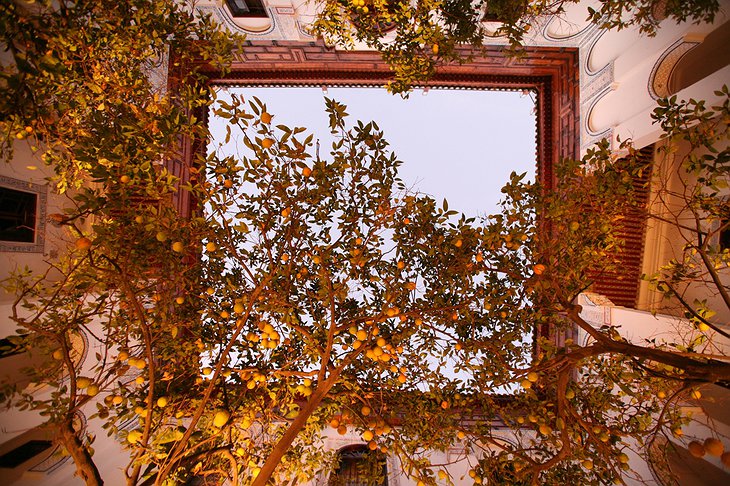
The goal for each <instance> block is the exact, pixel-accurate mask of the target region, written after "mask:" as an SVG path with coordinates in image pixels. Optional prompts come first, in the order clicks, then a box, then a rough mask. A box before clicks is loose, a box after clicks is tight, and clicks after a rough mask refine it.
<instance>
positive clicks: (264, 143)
mask: <svg viewBox="0 0 730 486" xmlns="http://www.w3.org/2000/svg"><path fill="white" fill-rule="evenodd" d="M272 145H274V139H273V138H265V139H263V140H261V146H262V147H263V148H265V149H267V148H271V146H272Z"/></svg>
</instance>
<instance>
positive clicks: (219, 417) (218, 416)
mask: <svg viewBox="0 0 730 486" xmlns="http://www.w3.org/2000/svg"><path fill="white" fill-rule="evenodd" d="M230 417H231V414H229V413H228V412H226V411H225V410H219V411H217V412H216V413H215V416H214V417H213V425H215V426H216V427H223V426H224V425H226V424H227V423H228V419H229V418H230Z"/></svg>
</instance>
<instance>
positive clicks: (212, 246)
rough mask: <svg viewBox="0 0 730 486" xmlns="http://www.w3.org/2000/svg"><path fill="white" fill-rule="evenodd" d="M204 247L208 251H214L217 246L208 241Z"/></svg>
mask: <svg viewBox="0 0 730 486" xmlns="http://www.w3.org/2000/svg"><path fill="white" fill-rule="evenodd" d="M205 249H206V250H208V251H216V250H217V249H218V247H217V246H216V245H215V243H213V242H212V241H210V242H208V244H207V245H205Z"/></svg>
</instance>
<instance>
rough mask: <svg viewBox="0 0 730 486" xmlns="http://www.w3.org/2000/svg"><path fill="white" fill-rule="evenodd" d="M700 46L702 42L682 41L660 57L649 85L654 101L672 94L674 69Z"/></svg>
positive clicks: (652, 71)
mask: <svg viewBox="0 0 730 486" xmlns="http://www.w3.org/2000/svg"><path fill="white" fill-rule="evenodd" d="M699 44H700V41H694V40H692V41H690V40H685V39H680V40H678V41H677V42H675V43H674V44H672V45H671V46H670V47H669V49H667V50H666V51H664V53H663V54H662V55H661V56H659V59H657V61H656V63H655V64H654V67H653V68H652V70H651V75H650V76H649V81H648V85H647V89H648V90H649V94H650V95H651V97H652V98H653V99H655V100H656V99H659V98H663V97H665V96H669V95H670V94H672V93H670V92H669V78H670V77H671V76H672V71H673V70H674V67H675V66H676V65H677V63H678V62H679V61H680V59H682V57H684V55H685V54H687V53H688V52H689V51H691V50H692V49H693V48H695V47H696V46H698V45H699Z"/></svg>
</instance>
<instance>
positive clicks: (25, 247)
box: [0, 176, 48, 253]
mask: <svg viewBox="0 0 730 486" xmlns="http://www.w3.org/2000/svg"><path fill="white" fill-rule="evenodd" d="M0 186H2V187H7V188H9V189H16V190H18V191H23V192H29V193H33V194H35V195H36V197H37V200H36V217H35V232H34V236H35V242H34V243H22V242H17V241H0V252H13V253H43V252H44V250H45V246H46V217H47V216H46V213H47V211H48V185H47V184H35V183H33V182H28V181H23V180H20V179H14V178H12V177H7V176H0Z"/></svg>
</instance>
